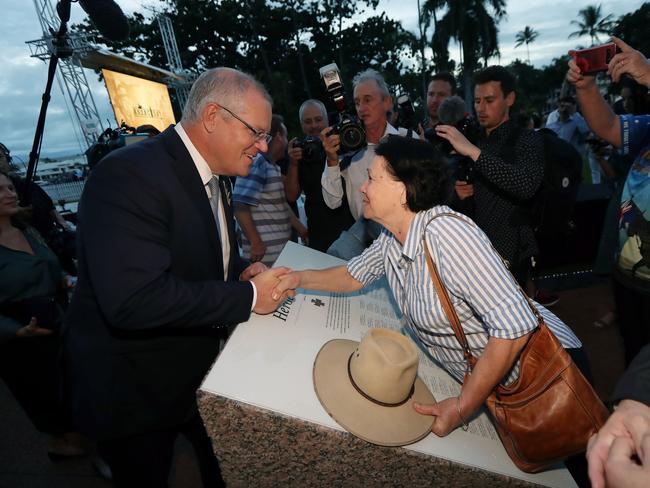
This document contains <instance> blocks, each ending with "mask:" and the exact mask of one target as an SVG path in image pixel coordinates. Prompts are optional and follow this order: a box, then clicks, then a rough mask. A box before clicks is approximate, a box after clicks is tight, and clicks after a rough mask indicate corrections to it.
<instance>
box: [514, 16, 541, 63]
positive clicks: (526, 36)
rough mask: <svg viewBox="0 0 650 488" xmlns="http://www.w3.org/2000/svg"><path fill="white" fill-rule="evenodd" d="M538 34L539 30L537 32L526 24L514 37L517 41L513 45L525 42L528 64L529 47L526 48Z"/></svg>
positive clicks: (517, 45) (516, 45)
mask: <svg viewBox="0 0 650 488" xmlns="http://www.w3.org/2000/svg"><path fill="white" fill-rule="evenodd" d="M538 36H539V32H537V31H536V30H535V29H533V28H532V27H530V26H528V25H527V26H526V27H524V30H522V31H519V32H517V36H516V37H515V40H516V41H517V43H516V44H515V47H519V46H521V45H522V44H526V54H527V55H528V64H530V49H529V48H528V44H530V43H531V42H534V41H535V39H537V37H538Z"/></svg>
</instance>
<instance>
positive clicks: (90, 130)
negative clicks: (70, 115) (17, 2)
mask: <svg viewBox="0 0 650 488" xmlns="http://www.w3.org/2000/svg"><path fill="white" fill-rule="evenodd" d="M34 6H35V7H36V14H37V15H38V20H39V22H40V24H41V29H42V30H43V37H42V38H40V39H37V40H35V41H28V42H27V44H28V45H29V49H30V51H31V56H32V57H34V58H38V59H40V60H42V61H46V62H47V61H48V60H49V59H50V56H51V54H52V53H54V52H56V46H55V45H54V42H55V38H54V34H55V33H56V32H57V30H58V28H59V24H60V21H59V17H58V15H57V14H56V12H55V10H54V9H53V8H52V5H51V4H50V1H49V0H34ZM67 41H68V45H69V47H70V48H71V50H72V55H71V56H69V57H66V58H62V59H60V60H59V70H58V72H57V77H58V80H59V85H60V86H62V87H65V92H66V93H64V96H65V95H66V94H67V97H68V100H69V101H70V106H71V107H72V110H73V112H74V116H75V117H76V119H77V123H78V128H79V129H80V130H81V133H82V134H83V138H84V140H85V142H86V145H87V146H88V147H90V146H91V145H92V144H93V143H95V142H96V141H97V138H98V137H99V134H100V133H101V132H102V131H103V126H102V123H101V119H100V116H99V112H98V110H97V106H96V105H95V101H94V99H93V96H92V93H91V91H90V86H89V85H88V80H87V78H86V74H85V72H84V69H83V68H82V66H81V61H80V58H81V57H82V56H83V55H84V54H86V53H87V52H89V51H91V50H92V49H93V47H92V46H91V45H90V42H91V41H92V38H91V37H89V36H86V35H84V34H74V33H69V34H68V35H67ZM84 149H85V148H84Z"/></svg>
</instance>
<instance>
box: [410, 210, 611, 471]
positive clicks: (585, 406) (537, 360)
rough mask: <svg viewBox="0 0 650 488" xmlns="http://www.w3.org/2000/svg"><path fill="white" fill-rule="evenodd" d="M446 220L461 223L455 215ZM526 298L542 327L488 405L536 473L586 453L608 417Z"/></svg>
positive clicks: (513, 451)
mask: <svg viewBox="0 0 650 488" xmlns="http://www.w3.org/2000/svg"><path fill="white" fill-rule="evenodd" d="M442 215H446V216H450V217H455V218H458V217H457V216H455V215H453V214H442ZM439 216H441V215H439ZM434 218H435V217H434ZM459 220H462V219H459ZM468 225H469V224H468ZM427 226H428V224H427ZM425 229H426V227H425ZM425 233H426V230H425ZM422 241H423V245H424V251H425V258H426V262H427V266H428V268H429V273H430V274H431V278H432V280H433V283H434V286H435V289H436V293H437V294H438V297H439V298H440V301H441V302H442V306H443V309H444V311H445V314H446V315H447V318H448V319H449V322H450V323H451V326H452V328H453V330H454V334H455V336H456V339H458V342H459V343H460V344H461V346H462V348H463V355H464V357H465V360H466V361H467V364H468V368H469V369H468V373H467V374H471V369H472V368H473V367H474V365H475V364H476V361H477V359H476V358H475V357H474V356H473V355H472V352H471V350H470V347H469V344H468V342H467V337H466V336H465V332H464V331H463V328H462V326H461V323H460V321H459V320H458V315H457V314H456V310H455V309H454V306H453V304H452V303H451V300H450V299H449V294H448V293H447V289H446V288H445V286H444V285H443V283H442V280H441V279H440V275H439V274H438V270H437V268H436V265H435V263H434V262H433V260H432V258H431V254H430V252H429V248H428V246H427V243H426V238H425V237H424V236H423V238H422ZM520 291H521V293H522V294H524V292H523V290H521V289H520ZM524 297H525V298H526V302H527V303H528V306H529V307H530V308H531V310H532V312H533V314H534V315H535V317H536V318H537V322H538V327H537V328H536V329H535V330H534V331H533V332H531V334H530V336H529V339H528V341H527V342H526V345H525V346H524V347H523V349H522V350H521V352H520V354H519V358H518V359H519V361H520V372H519V377H518V378H517V379H516V380H515V381H514V382H513V383H512V384H510V385H507V386H504V385H497V386H496V387H495V388H494V390H493V391H492V392H491V393H490V395H489V396H488V398H487V399H486V401H485V404H486V406H487V409H488V411H489V412H490V414H491V416H492V418H493V420H494V425H495V427H496V430H497V433H498V434H499V437H500V438H501V442H502V443H503V446H504V447H505V449H506V452H507V453H508V455H509V456H510V459H512V461H513V462H514V464H515V465H516V466H517V467H518V468H519V469H521V470H522V471H525V472H527V473H537V472H539V471H543V470H544V469H546V468H549V467H551V466H552V465H553V464H556V463H558V462H560V461H562V460H563V459H565V458H567V457H569V456H572V455H574V454H578V453H581V452H583V451H584V450H585V449H586V447H587V442H588V441H589V438H590V437H591V436H592V435H593V434H595V433H596V432H598V430H599V429H600V428H601V427H602V425H603V424H604V423H605V421H606V420H607V417H608V415H609V412H608V410H607V408H606V407H605V405H604V404H603V402H602V401H601V400H600V398H599V397H598V395H597V394H596V392H595V391H594V389H593V388H592V386H591V385H590V383H589V382H588V381H587V379H586V378H585V377H584V376H583V375H582V373H581V372H580V370H579V369H578V367H577V366H576V365H575V363H574V362H573V360H572V359H571V357H570V356H569V354H568V353H567V352H566V351H565V350H564V347H562V344H561V343H560V341H558V339H557V338H556V337H555V335H554V334H553V332H552V331H551V330H550V329H549V328H548V326H547V325H546V324H545V323H544V319H543V317H542V316H541V314H540V313H539V311H538V310H537V308H536V307H535V306H534V305H532V304H531V302H530V300H529V299H528V297H527V296H526V295H525V294H524ZM467 374H466V378H467Z"/></svg>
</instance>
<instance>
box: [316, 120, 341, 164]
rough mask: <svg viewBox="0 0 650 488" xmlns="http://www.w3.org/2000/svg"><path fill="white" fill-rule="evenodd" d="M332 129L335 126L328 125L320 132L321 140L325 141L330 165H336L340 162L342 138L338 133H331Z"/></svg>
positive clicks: (324, 145) (324, 146) (324, 147)
mask: <svg viewBox="0 0 650 488" xmlns="http://www.w3.org/2000/svg"><path fill="white" fill-rule="evenodd" d="M332 129H333V127H326V128H325V129H323V130H322V131H321V132H320V140H321V141H322V142H323V149H325V154H326V155H327V165H328V166H336V165H337V164H339V156H338V151H339V148H340V147H341V138H340V137H339V135H338V134H334V133H332V134H330V132H332Z"/></svg>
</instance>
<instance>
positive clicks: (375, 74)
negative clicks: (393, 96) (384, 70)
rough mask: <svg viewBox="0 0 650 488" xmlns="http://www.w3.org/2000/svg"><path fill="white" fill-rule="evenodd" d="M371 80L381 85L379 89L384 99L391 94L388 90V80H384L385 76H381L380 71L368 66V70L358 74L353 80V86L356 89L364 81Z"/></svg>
mask: <svg viewBox="0 0 650 488" xmlns="http://www.w3.org/2000/svg"><path fill="white" fill-rule="evenodd" d="M370 80H372V81H374V82H375V83H377V86H378V87H379V91H380V92H381V94H382V98H383V99H385V98H386V97H389V96H390V92H389V91H388V85H387V84H386V80H384V77H383V76H381V74H380V73H379V71H377V70H374V69H372V68H368V69H367V70H365V71H362V72H361V73H359V74H357V76H355V77H354V79H353V80H352V86H353V87H354V89H355V90H356V89H357V86H358V85H359V84H361V83H363V82H364V81H370Z"/></svg>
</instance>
